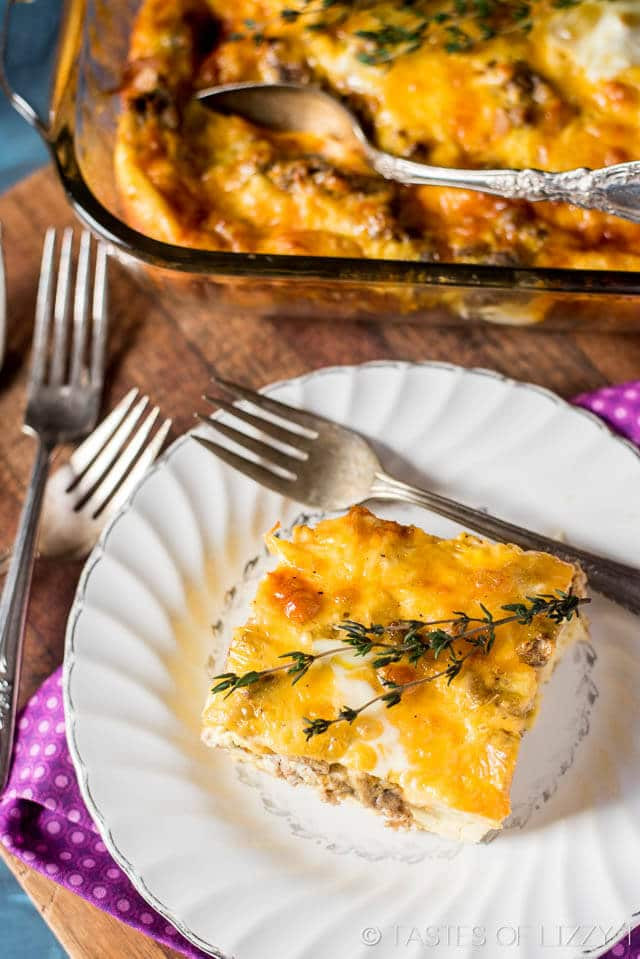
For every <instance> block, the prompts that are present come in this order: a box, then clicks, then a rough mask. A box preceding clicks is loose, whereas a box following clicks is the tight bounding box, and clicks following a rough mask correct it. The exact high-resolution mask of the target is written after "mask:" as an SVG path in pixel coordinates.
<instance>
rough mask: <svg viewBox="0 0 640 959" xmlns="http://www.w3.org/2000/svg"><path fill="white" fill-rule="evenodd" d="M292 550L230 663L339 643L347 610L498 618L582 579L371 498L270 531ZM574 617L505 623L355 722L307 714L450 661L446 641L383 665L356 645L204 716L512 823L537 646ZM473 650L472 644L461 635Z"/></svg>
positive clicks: (412, 793) (242, 737)
mask: <svg viewBox="0 0 640 959" xmlns="http://www.w3.org/2000/svg"><path fill="white" fill-rule="evenodd" d="M267 543H268V546H269V549H270V551H271V552H272V553H273V554H274V555H275V556H277V557H278V558H279V559H280V560H281V564H280V565H279V566H278V567H277V568H276V569H275V570H274V571H273V572H271V573H270V574H268V575H267V576H266V577H265V579H264V580H263V581H262V582H261V584H260V586H259V588H258V592H257V595H256V597H255V601H254V603H253V615H252V617H251V618H250V620H249V622H248V623H247V624H246V625H245V626H243V627H241V628H240V629H238V630H237V631H236V632H235V635H234V637H233V640H232V643H231V646H230V649H229V652H228V657H227V663H226V666H225V670H226V671H233V672H236V673H238V674H242V673H245V672H247V671H250V670H263V669H268V668H270V667H273V666H276V665H281V663H282V660H281V659H279V657H280V656H281V655H282V654H284V653H287V652H290V651H292V650H301V651H304V652H309V653H311V652H313V653H318V652H321V651H322V650H323V649H327V648H334V647H335V646H336V644H338V645H339V640H340V636H341V633H340V631H339V630H337V629H336V628H335V627H336V624H337V623H340V621H341V620H344V619H351V620H355V621H357V622H359V623H363V624H366V625H370V624H373V623H379V624H383V625H388V624H390V623H392V622H394V621H396V620H405V619H419V620H422V621H432V620H440V619H447V618H449V617H451V616H452V613H453V611H456V610H462V611H464V612H466V613H467V614H468V615H470V616H473V615H479V616H481V615H482V612H481V608H480V604H481V603H484V604H485V605H486V606H487V607H488V608H489V609H490V610H491V612H492V613H493V614H494V616H495V618H498V617H499V616H500V615H505V614H504V613H503V612H501V607H502V606H503V605H505V604H507V603H513V602H516V601H519V600H521V599H522V598H523V597H525V596H528V595H534V594H539V593H553V592H554V591H555V590H563V591H568V590H569V588H570V587H571V584H572V580H573V577H574V575H575V570H574V568H573V567H572V566H570V565H567V564H566V563H563V562H562V561H560V560H558V559H555V558H554V557H552V556H549V555H547V554H543V553H534V552H523V551H522V550H520V549H518V548H517V547H515V546H508V545H497V544H491V543H487V542H484V541H482V540H479V539H477V538H475V537H473V536H470V535H468V534H463V535H461V536H459V537H457V538H456V539H452V540H441V539H437V538H436V537H434V536H429V535H428V534H427V533H425V532H423V531H422V530H421V529H419V528H417V527H415V526H401V525H399V524H397V523H394V522H389V521H385V520H381V519H379V518H377V517H376V516H374V515H373V514H371V513H370V512H369V511H368V510H366V509H364V508H362V507H354V508H353V509H352V510H351V511H350V512H349V513H348V514H347V515H346V516H343V517H341V518H339V519H332V520H325V521H323V522H321V523H319V524H318V525H317V526H316V527H315V528H309V527H307V526H299V527H296V528H295V529H294V531H293V534H292V538H291V540H290V541H286V540H284V539H281V538H278V537H276V536H275V535H273V534H270V535H268V537H267ZM561 628H562V627H560V626H558V625H556V624H554V623H553V622H551V621H550V620H548V619H544V618H543V617H537V618H536V619H535V620H534V621H533V623H532V624H531V625H529V626H522V625H518V624H507V625H504V626H501V627H500V628H499V629H497V630H496V638H495V642H494V645H493V647H492V649H491V651H490V652H489V653H488V654H486V655H485V654H484V653H482V652H481V651H480V652H478V653H477V654H474V655H473V656H472V657H470V658H469V659H468V660H467V661H466V662H465V664H464V665H463V667H462V671H461V673H460V674H459V676H458V677H457V678H456V679H455V680H454V681H453V682H452V683H451V684H449V685H447V683H446V680H444V679H438V680H435V681H434V682H432V683H427V684H426V685H423V686H418V687H416V688H414V689H413V690H409V691H407V692H405V694H404V695H403V697H402V699H401V701H400V703H399V704H398V705H396V706H393V707H392V708H386V707H385V706H384V704H382V703H377V704H376V705H375V706H373V707H371V708H370V709H368V710H367V711H366V712H364V713H363V714H362V715H361V716H360V717H359V718H358V719H357V720H356V721H355V722H354V723H353V724H349V723H346V722H342V723H339V724H337V725H335V726H332V727H330V729H329V730H328V731H327V732H326V733H324V734H322V735H319V736H316V737H314V738H312V739H311V740H310V741H308V742H307V741H306V740H305V736H304V733H303V726H304V722H303V717H309V718H311V719H313V718H316V717H322V718H332V717H334V716H336V715H337V714H338V712H339V711H340V709H341V708H342V707H343V706H345V705H348V706H351V707H357V706H359V705H361V704H362V703H364V702H366V701H368V700H369V699H371V698H373V697H374V696H377V695H378V694H380V693H381V692H384V690H385V687H384V686H383V685H382V683H383V680H385V679H387V680H393V681H394V682H396V683H406V682H410V681H412V680H413V679H416V678H420V677H422V676H426V675H430V674H432V673H434V672H436V671H439V670H441V669H442V668H443V662H442V660H439V661H436V660H435V659H434V658H433V657H432V656H429V657H427V658H425V659H423V660H421V661H420V662H419V663H418V664H417V666H411V665H409V664H407V663H406V662H404V661H403V662H401V663H397V664H394V665H391V666H387V667H384V668H382V669H378V670H376V669H374V668H373V666H372V665H371V663H370V661H368V660H367V659H363V658H361V657H357V656H355V655H354V654H353V652H352V651H351V650H350V649H348V648H345V652H344V653H339V654H338V655H335V656H331V657H327V658H326V659H321V660H318V661H317V662H316V663H314V664H313V665H312V666H311V668H310V669H309V671H308V672H307V673H306V675H305V676H304V677H303V678H302V679H301V680H300V681H299V682H298V683H296V684H295V685H293V684H292V682H291V678H290V677H289V676H287V675H284V674H280V675H278V676H276V677H274V678H273V679H271V680H269V681H268V682H262V683H260V684H257V685H255V686H251V687H247V688H244V689H239V690H236V691H235V692H233V693H232V694H231V695H230V696H228V697H226V698H225V697H224V696H223V695H220V694H211V695H210V697H209V699H208V702H207V704H206V707H205V710H204V715H203V723H204V727H205V729H213V728H215V729H217V730H218V731H219V732H223V733H231V734H232V736H233V740H234V742H235V743H236V744H238V745H240V747H241V748H243V749H245V750H247V751H249V752H252V753H273V754H276V755H278V756H287V757H305V758H309V759H316V760H324V761H326V762H328V763H340V764H342V765H343V766H344V767H346V768H347V769H349V770H355V771H362V772H366V773H368V774H370V775H372V776H376V777H379V778H381V779H383V780H385V781H386V782H388V783H392V784H394V785H397V786H398V787H400V788H401V790H402V794H403V797H404V799H405V801H406V802H408V803H409V804H411V805H413V806H416V807H428V806H429V805H430V804H433V803H441V804H445V805H446V806H448V807H451V808H454V809H457V810H460V811H463V812H466V813H471V814H476V815H479V816H483V817H486V818H487V819H489V820H492V821H495V822H500V821H501V820H503V819H504V817H505V816H506V815H507V814H508V812H509V789H510V785H511V779H512V776H513V772H514V768H515V763H516V759H517V755H518V749H519V746H520V738H521V735H522V733H523V731H524V730H525V729H526V728H527V726H528V725H529V724H530V722H531V721H532V718H533V716H534V714H535V708H536V702H537V694H538V688H539V684H540V669H539V665H540V664H538V666H535V665H529V663H528V662H527V660H529V661H531V658H530V656H527V655H526V652H525V651H526V650H528V649H529V650H530V649H531V645H532V644H535V643H538V642H543V643H545V644H546V646H547V647H548V648H553V646H554V644H555V640H556V637H557V635H558V631H559V629H561ZM460 651H462V650H460Z"/></svg>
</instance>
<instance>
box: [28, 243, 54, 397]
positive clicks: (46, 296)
mask: <svg viewBox="0 0 640 959" xmlns="http://www.w3.org/2000/svg"><path fill="white" fill-rule="evenodd" d="M55 245H56V231H55V229H54V227H52V226H50V227H49V229H48V230H47V232H46V234H45V237H44V246H43V249H42V263H41V265H40V280H39V281H38V298H37V300H36V322H35V330H34V333H33V355H32V360H31V374H30V378H29V383H30V386H31V387H32V388H33V387H34V386H39V385H40V384H41V383H43V382H44V378H45V375H46V372H47V353H48V346H49V325H50V323H51V291H52V287H53V256H54V252H55Z"/></svg>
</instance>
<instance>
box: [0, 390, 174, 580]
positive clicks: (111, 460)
mask: <svg viewBox="0 0 640 959" xmlns="http://www.w3.org/2000/svg"><path fill="white" fill-rule="evenodd" d="M148 405H149V398H148V397H147V396H142V397H140V396H139V390H137V389H132V390H130V391H129V392H128V393H127V395H126V396H125V397H124V398H123V399H122V400H121V401H120V402H119V403H118V405H117V406H116V407H114V409H113V410H112V411H111V412H110V413H109V415H108V416H106V417H105V419H104V420H102V422H101V423H99V424H98V426H97V427H96V428H95V430H94V431H93V433H91V434H90V435H89V436H88V437H87V439H86V440H85V441H84V443H82V444H81V445H80V446H78V448H77V449H76V450H75V451H74V452H73V454H72V455H71V457H70V458H69V461H68V462H67V463H65V464H64V465H63V466H61V467H60V468H59V469H58V470H56V472H55V473H54V474H53V476H51V477H50V479H49V481H48V482H47V486H46V489H45V493H44V500H43V504H42V519H41V521H40V529H39V532H38V555H39V556H48V557H64V558H65V559H79V558H80V557H82V556H86V555H87V553H89V552H90V550H91V549H92V547H93V546H94V545H95V543H96V542H97V540H98V537H99V535H100V533H101V532H102V530H103V528H104V526H105V524H106V523H107V520H108V519H109V518H110V517H111V516H113V514H114V513H115V512H117V510H119V509H120V506H121V505H122V504H123V503H124V502H125V500H127V499H128V498H129V495H130V494H131V492H132V491H133V489H134V488H135V487H136V486H137V484H138V482H139V480H140V479H141V478H142V476H143V475H144V474H145V473H146V471H147V470H148V469H149V467H150V466H151V464H152V463H153V462H154V460H155V459H156V458H157V456H158V454H159V453H160V450H161V449H162V447H163V445H164V441H165V439H166V438H167V434H168V432H169V430H170V428H171V420H168V419H165V420H163V421H162V423H160V425H159V427H158V429H157V430H156V432H155V434H153V430H154V427H155V426H156V424H157V423H158V417H159V415H160V410H159V408H158V407H157V406H155V407H154V408H153V409H152V410H151V412H149V413H148V415H147V416H146V418H145V419H144V421H142V422H141V420H142V417H143V414H144V413H145V411H146V409H147V407H148ZM139 424H140V425H139ZM152 434H153V435H152ZM10 559H11V550H7V552H6V553H4V554H3V555H2V556H0V576H1V575H2V574H3V573H4V572H6V569H7V568H8V565H9V561H10Z"/></svg>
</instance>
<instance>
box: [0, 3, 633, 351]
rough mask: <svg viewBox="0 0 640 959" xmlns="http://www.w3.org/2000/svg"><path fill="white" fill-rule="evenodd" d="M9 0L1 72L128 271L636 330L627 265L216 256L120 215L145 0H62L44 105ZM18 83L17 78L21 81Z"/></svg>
mask: <svg viewBox="0 0 640 959" xmlns="http://www.w3.org/2000/svg"><path fill="white" fill-rule="evenodd" d="M42 2H44V0H36V3H35V4H31V5H30V8H31V9H30V10H28V11H27V10H24V9H21V8H23V7H24V4H22V3H19V2H18V0H7V5H6V11H5V23H4V32H3V36H2V44H1V47H0V54H1V56H0V60H1V61H2V70H0V79H1V80H2V82H3V86H4V88H5V91H6V92H7V94H8V95H9V97H10V99H11V100H12V102H13V105H14V106H15V107H16V109H17V110H18V111H19V112H20V113H21V114H22V116H23V117H24V118H25V119H26V120H27V121H28V122H29V123H30V124H31V125H32V126H33V127H35V128H36V129H37V130H38V132H39V133H40V134H41V136H42V137H43V138H44V140H45V142H46V143H47V145H48V147H49V150H50V152H51V156H52V159H53V162H54V166H55V169H56V170H57V172H58V175H59V177H60V180H61V183H62V185H63V187H64V189H65V191H66V194H67V196H68V198H69V201H70V203H71V205H72V206H73V208H74V210H75V211H76V213H77V215H78V216H79V218H80V219H81V220H82V221H84V223H86V224H87V225H88V226H89V227H90V228H91V230H92V231H93V232H94V233H95V234H96V235H97V236H99V237H100V238H102V239H103V240H105V241H107V242H108V243H109V244H110V246H111V249H112V251H113V252H114V254H115V255H117V256H118V257H119V258H120V259H121V260H123V261H124V262H126V263H127V264H128V265H129V266H130V267H132V268H136V269H137V270H139V271H140V272H141V273H142V274H143V275H145V276H146V277H148V278H149V279H150V280H152V281H153V282H154V283H156V284H159V285H161V286H163V285H165V284H169V285H170V286H171V288H172V290H173V292H174V293H175V291H176V290H177V291H179V292H180V293H181V295H183V296H184V297H185V298H189V297H192V296H195V297H197V298H198V299H199V300H203V299H205V300H206V299H208V298H210V300H211V303H212V305H214V306H215V309H216V311H217V312H224V311H225V310H226V311H231V312H233V313H235V314H239V313H240V314H247V313H249V314H251V315H258V316H263V317H271V318H277V317H285V316H286V317H300V318H304V319H317V320H323V321H326V320H339V321H349V320H371V319H375V320H389V321H393V320H396V321H397V320H404V321H407V320H410V321H412V322H420V323H425V324H431V325H440V326H450V325H458V324H466V323H469V322H473V321H487V320H488V321H492V322H496V323H505V324H506V323H509V324H516V325H538V326H542V327H544V328H545V329H551V330H566V329H571V328H580V329H597V330H609V331H620V332H622V331H634V330H638V329H640V276H638V274H636V273H632V272H623V271H590V270H562V269H531V268H517V267H504V266H478V265H475V264H474V265H465V264H446V263H435V264H434V263H419V262H403V261H389V260H372V259H347V258H332V257H315V256H284V255H266V254H241V253H227V252H209V251H206V250H199V249H187V248H185V247H178V246H172V245H170V244H166V243H162V242H159V241H157V240H154V239H151V238H150V237H148V236H145V235H143V234H142V233H139V232H137V231H136V230H133V229H131V228H130V227H129V226H127V224H126V223H125V222H124V221H123V220H122V219H121V218H120V216H119V207H118V198H117V194H116V189H115V183H114V175H113V165H112V155H113V144H114V138H115V131H116V123H117V117H118V111H119V107H120V99H119V95H118V89H119V87H120V85H121V80H122V75H123V71H124V67H125V64H126V59H127V50H128V43H129V35H130V32H131V27H132V23H133V19H134V17H135V14H136V10H137V8H138V6H139V0H118V2H117V3H114V2H113V0H67V2H66V3H64V4H63V5H62V6H61V16H60V29H59V34H58V44H57V52H56V57H55V66H54V67H53V71H52V76H51V81H50V83H49V86H48V90H47V91H46V93H47V98H46V99H48V103H46V104H45V106H44V108H43V109H41V111H40V112H38V111H37V110H36V108H35V107H34V106H33V105H32V104H30V103H27V102H26V100H24V99H23V98H22V97H21V96H20V93H19V90H18V89H17V88H16V89H14V88H13V87H12V86H11V78H12V77H14V76H19V70H20V64H15V63H12V62H11V49H12V47H11V35H12V30H13V29H15V28H16V27H17V26H18V24H15V23H14V18H16V17H17V16H19V17H20V18H21V19H22V21H23V23H22V24H20V25H19V26H20V28H21V29H25V26H24V19H25V17H26V16H27V15H29V16H37V7H38V3H42ZM16 87H17V83H16Z"/></svg>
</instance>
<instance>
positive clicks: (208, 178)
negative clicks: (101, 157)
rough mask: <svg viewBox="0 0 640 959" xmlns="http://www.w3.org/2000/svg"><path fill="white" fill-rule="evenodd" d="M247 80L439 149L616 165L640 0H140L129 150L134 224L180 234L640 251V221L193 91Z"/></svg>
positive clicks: (129, 93) (476, 157) (588, 255)
mask: <svg viewBox="0 0 640 959" xmlns="http://www.w3.org/2000/svg"><path fill="white" fill-rule="evenodd" d="M318 10H324V13H323V14H322V16H320V14H318V12H317V11H318ZM483 10H484V11H485V13H483V14H482V16H480V14H479V12H478V11H483ZM313 11H316V12H313ZM486 11H488V13H486ZM483 17H484V19H483ZM486 17H488V18H489V19H488V20H487V19H486ZM421 25H422V26H421ZM407 38H408V39H407ZM249 80H251V81H266V82H274V81H295V82H302V83H306V82H310V83H316V84H320V85H322V86H324V87H325V88H326V89H328V90H329V91H331V92H333V93H334V94H336V95H338V96H341V97H344V98H346V100H347V102H348V103H349V104H350V106H351V107H352V108H353V109H354V110H355V111H356V112H357V113H358V114H359V115H360V117H361V118H362V119H363V121H364V122H365V123H366V124H367V125H368V127H369V128H370V130H371V132H372V135H373V137H374V139H375V140H376V141H377V143H378V145H379V146H380V147H382V148H383V149H386V150H389V151H391V152H393V153H396V154H398V155H401V156H404V157H409V158H412V159H416V160H421V161H424V162H428V163H432V164H436V165H445V166H460V167H538V168H541V169H545V170H566V169H570V168H572V167H578V166H587V167H600V166H605V165H610V164H614V163H619V162H622V161H625V160H630V159H638V158H640V3H639V2H638V0H573V2H566V0H565V2H562V0H529V2H527V3H522V0H483V2H482V3H478V2H477V0H476V2H473V0H458V2H454V0H413V2H412V3H406V2H405V0H357V2H344V0H333V2H330V3H325V4H324V5H321V4H317V3H311V2H310V0H236V2H235V3H233V4H229V3H223V2H222V0H144V2H143V4H142V7H141V10H140V13H139V16H138V19H137V22H136V27H135V30H134V33H133V36H132V39H131V48H130V62H129V67H128V70H127V74H126V76H125V78H124V84H123V86H124V93H125V107H124V111H123V115H122V118H121V122H120V127H119V134H118V140H117V148H116V157H115V165H116V174H117V180H118V184H119V190H120V195H121V197H122V202H123V206H124V210H125V215H126V216H127V218H128V219H129V220H130V222H131V223H132V224H133V225H134V226H136V227H137V228H138V229H141V230H142V231H143V232H146V233H147V234H149V235H151V236H153V237H155V238H157V239H161V240H166V241H168V242H172V243H177V244H180V245H187V246H192V247H202V248H207V249H217V250H231V251H236V252H263V253H265V252H266V253H300V254H319V255H331V256H353V257H374V258H386V259H401V260H423V261H443V262H444V261H448V262H451V261H461V262H482V263H494V264H525V265H538V266H563V267H585V268H593V269H629V270H637V269H638V268H640V226H639V225H637V224H632V223H629V222H626V221H624V220H621V219H618V218H615V217H611V216H605V215H603V214H600V213H597V212H593V211H585V210H579V209H577V208H575V207H571V206H568V205H566V204H551V203H538V204H527V203H524V202H515V201H506V200H503V199H500V198H497V197H490V196H487V195H485V194H479V193H473V192H469V191H465V190H455V189H444V188H434V187H405V186H400V185H397V184H391V183H388V182H385V181H384V180H382V179H381V178H379V177H377V176H375V175H372V174H371V171H370V170H369V169H368V168H367V166H366V164H365V163H364V161H363V159H362V157H361V156H359V155H356V154H354V153H352V152H349V151H348V150H347V149H346V148H345V147H344V145H342V144H341V143H339V142H323V141H322V140H320V139H318V138H316V137H314V136H310V135H305V136H290V135H286V136H284V135H280V134H273V133H268V132H266V131H264V130H261V129H258V128H256V127H255V126H252V125H250V124H248V123H246V122H245V121H243V120H242V119H240V118H238V117H223V116H219V115H216V114H213V113H210V112H208V111H207V110H206V109H205V108H204V107H202V106H201V105H199V104H198V103H197V102H194V101H193V100H192V99H191V97H192V94H193V92H194V90H197V89H199V88H200V89H201V88H204V87H207V86H211V85H215V84H220V83H232V82H238V81H249Z"/></svg>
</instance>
